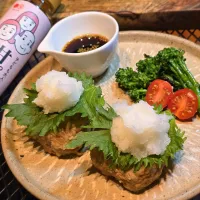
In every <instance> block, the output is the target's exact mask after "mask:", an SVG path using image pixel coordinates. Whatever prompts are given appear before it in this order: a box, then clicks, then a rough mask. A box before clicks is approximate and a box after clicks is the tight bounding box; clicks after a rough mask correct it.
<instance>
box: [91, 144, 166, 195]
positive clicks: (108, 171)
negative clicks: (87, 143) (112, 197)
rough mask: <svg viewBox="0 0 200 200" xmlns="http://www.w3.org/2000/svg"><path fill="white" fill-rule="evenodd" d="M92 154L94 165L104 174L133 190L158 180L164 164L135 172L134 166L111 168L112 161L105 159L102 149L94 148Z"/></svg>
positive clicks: (135, 190) (143, 187) (140, 188)
mask: <svg viewBox="0 0 200 200" xmlns="http://www.w3.org/2000/svg"><path fill="white" fill-rule="evenodd" d="M90 155H91V159H92V163H93V165H94V166H95V167H96V168H97V169H98V170H99V171H100V172H101V173H102V174H103V175H106V176H111V177H114V178H115V179H116V180H118V181H119V182H120V183H121V184H122V185H123V186H124V187H125V188H126V189H128V190H130V191H132V192H139V191H141V190H143V189H145V188H146V187H147V186H149V185H150V184H151V183H153V182H154V181H155V180H157V179H158V178H159V177H160V175H161V174H162V170H163V166H164V165H163V166H162V167H161V168H159V167H158V165H156V164H155V165H153V166H152V167H147V168H145V167H141V168H140V170H138V171H137V172H134V169H133V168H131V169H130V170H128V171H122V170H121V169H119V168H111V167H110V164H111V161H110V160H105V159H104V155H103V153H102V151H99V150H98V149H97V148H95V149H93V150H92V151H91V152H90Z"/></svg>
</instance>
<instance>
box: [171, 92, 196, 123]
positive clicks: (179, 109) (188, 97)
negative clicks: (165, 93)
mask: <svg viewBox="0 0 200 200" xmlns="http://www.w3.org/2000/svg"><path fill="white" fill-rule="evenodd" d="M168 108H169V110H171V112H172V113H173V114H174V115H175V116H176V117H178V118H179V119H182V120H185V119H189V118H191V117H193V116H194V115H195V113H196V112H197V108H198V99H197V95H196V94H195V93H194V92H193V91H192V90H190V89H188V88H185V89H181V90H178V91H176V92H175V93H174V94H173V95H172V97H171V99H170V101H169V103H168Z"/></svg>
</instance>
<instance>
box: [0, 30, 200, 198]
mask: <svg viewBox="0 0 200 200" xmlns="http://www.w3.org/2000/svg"><path fill="white" fill-rule="evenodd" d="M129 35H144V36H151V37H159V38H164V39H167V40H171V41H175V42H178V43H184V45H186V46H188V47H192V48H194V49H196V50H197V51H199V52H200V45H197V44H195V43H194V42H192V41H188V40H186V39H184V38H180V37H178V36H174V35H170V34H166V33H160V32H155V31H140V30H139V31H121V32H119V39H120V37H123V36H129ZM48 59H49V60H50V59H54V58H53V57H52V56H48V57H46V58H45V59H43V60H42V61H41V62H39V63H37V64H36V65H35V66H34V67H33V68H32V69H31V70H30V71H29V72H28V73H27V74H26V75H25V76H24V77H23V79H22V80H21V81H20V82H19V83H18V85H17V86H16V87H15V89H14V90H13V92H12V94H11V96H10V98H9V100H8V102H7V103H10V102H12V99H13V96H14V94H15V93H16V92H17V91H18V90H19V88H20V85H22V84H23V83H24V82H25V81H26V79H29V77H30V76H31V74H34V73H35V72H36V71H37V70H38V69H39V68H40V65H42V63H43V62H45V61H47V60H48ZM6 112H7V111H6V110H5V111H4V112H3V116H2V123H1V132H0V133H1V144H2V150H3V154H4V157H5V160H6V162H7V164H8V166H9V169H10V171H11V172H12V174H13V175H14V177H15V178H16V179H17V181H18V182H19V183H20V184H21V185H22V186H23V187H24V188H25V189H26V190H27V191H28V192H30V193H31V194H32V195H34V196H35V197H37V198H39V199H49V200H55V199H59V198H57V197H56V196H53V195H51V194H50V193H47V192H45V191H44V190H40V189H39V188H38V187H37V186H36V185H35V184H33V183H31V182H29V180H28V179H27V178H26V176H25V175H23V174H21V173H20V171H19V170H18V171H16V166H15V165H13V164H12V161H11V160H12V159H10V158H9V155H8V153H7V151H8V149H7V148H6V135H5V133H6V130H4V129H5V126H6V117H5V114H6ZM199 193H200V181H199V185H197V186H196V187H193V188H192V189H191V190H188V191H187V192H185V193H184V194H181V193H179V194H177V196H175V197H172V198H173V199H177V200H182V199H189V198H192V197H194V196H195V195H197V194H199Z"/></svg>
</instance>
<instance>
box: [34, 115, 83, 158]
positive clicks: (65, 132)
mask: <svg viewBox="0 0 200 200" xmlns="http://www.w3.org/2000/svg"><path fill="white" fill-rule="evenodd" d="M86 124H87V120H86V119H84V118H81V117H80V116H79V115H76V116H74V117H70V118H69V119H67V121H66V122H65V123H64V124H62V126H61V128H60V129H59V131H58V132H57V133H54V132H50V133H48V134H47V135H45V136H34V137H33V139H34V140H36V141H37V142H38V143H40V145H41V146H42V147H43V148H44V151H45V152H47V153H49V154H51V155H56V156H58V157H60V156H64V155H68V154H76V155H82V154H83V153H81V152H80V149H81V148H82V145H81V146H79V147H76V148H71V149H66V147H65V145H66V144H68V143H69V142H70V141H71V140H73V139H74V137H75V136H76V134H77V133H78V132H80V131H81V128H80V127H81V126H82V125H86Z"/></svg>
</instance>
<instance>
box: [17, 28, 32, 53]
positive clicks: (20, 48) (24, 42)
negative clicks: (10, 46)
mask: <svg viewBox="0 0 200 200" xmlns="http://www.w3.org/2000/svg"><path fill="white" fill-rule="evenodd" d="M34 42H35V36H34V34H33V33H32V32H30V31H24V32H23V33H20V34H19V35H17V36H16V37H15V48H16V50H17V52H18V53H19V54H21V55H25V54H29V53H30V51H31V48H32V46H33V44H34Z"/></svg>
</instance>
